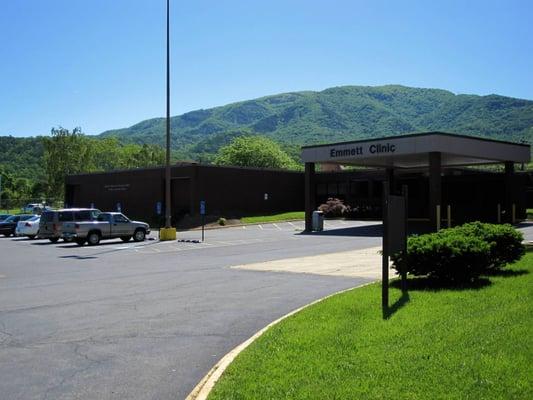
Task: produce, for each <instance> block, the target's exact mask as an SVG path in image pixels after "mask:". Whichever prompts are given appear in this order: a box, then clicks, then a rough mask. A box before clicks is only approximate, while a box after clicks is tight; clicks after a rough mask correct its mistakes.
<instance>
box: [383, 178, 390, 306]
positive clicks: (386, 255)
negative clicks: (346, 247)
mask: <svg viewBox="0 0 533 400" xmlns="http://www.w3.org/2000/svg"><path fill="white" fill-rule="evenodd" d="M382 205H383V206H382V207H383V211H382V214H383V215H382V219H383V251H382V259H381V275H382V277H381V279H382V281H381V309H382V311H383V315H384V316H385V315H386V314H387V312H388V309H389V239H388V235H389V213H388V208H389V207H388V206H389V182H388V181H384V182H383V201H382Z"/></svg>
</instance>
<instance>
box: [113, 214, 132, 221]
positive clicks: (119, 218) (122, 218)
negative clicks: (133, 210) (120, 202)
mask: <svg viewBox="0 0 533 400" xmlns="http://www.w3.org/2000/svg"><path fill="white" fill-rule="evenodd" d="M114 219H115V222H120V223H125V222H129V220H128V219H127V218H126V217H125V216H124V214H115V217H114Z"/></svg>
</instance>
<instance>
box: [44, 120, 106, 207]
mask: <svg viewBox="0 0 533 400" xmlns="http://www.w3.org/2000/svg"><path fill="white" fill-rule="evenodd" d="M43 145H44V169H45V173H46V181H47V192H48V195H49V196H50V197H56V198H57V197H60V198H62V197H63V193H64V182H65V176H66V175H69V174H77V173H80V172H91V171H94V170H95V169H96V168H95V165H94V164H93V160H94V153H93V152H94V150H95V149H94V146H91V143H90V140H89V139H88V138H87V137H85V135H84V134H83V133H82V131H81V128H74V129H73V130H72V132H70V131H69V130H68V129H65V128H62V127H59V128H57V129H56V128H52V131H51V136H50V137H45V138H43Z"/></svg>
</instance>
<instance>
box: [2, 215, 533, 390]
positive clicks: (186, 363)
mask: <svg viewBox="0 0 533 400" xmlns="http://www.w3.org/2000/svg"><path fill="white" fill-rule="evenodd" d="M302 228H303V222H290V223H277V224H263V225H253V226H245V227H231V228H224V229H216V230H208V231H206V241H205V242H204V243H195V242H193V241H196V240H198V239H200V237H201V233H200V231H188V232H183V233H179V234H178V238H179V239H180V240H182V241H176V242H159V241H158V240H157V239H156V238H157V233H152V235H151V236H150V238H149V239H150V240H147V241H145V242H142V243H134V242H128V243H123V242H122V241H120V240H110V241H106V242H102V243H101V244H100V245H99V246H83V247H78V246H77V245H76V244H72V243H64V242H58V243H56V244H51V243H50V242H48V241H45V240H27V239H25V238H0V252H1V253H0V254H1V255H2V262H1V264H0V265H1V266H0V393H1V396H0V397H1V398H2V399H95V398H98V399H113V398H127V399H182V398H184V397H185V396H186V395H187V394H188V393H189V392H190V390H192V388H193V387H194V386H195V385H196V383H197V382H198V381H199V380H200V379H201V378H202V376H203V375H204V374H205V373H206V372H207V371H208V370H209V369H210V368H211V367H212V366H213V364H214V363H215V362H216V361H217V360H218V359H220V358H221V357H222V356H223V355H224V354H225V353H227V352H228V351H229V350H231V349H232V348H233V347H235V346H236V345H238V344H239V343H241V342H243V341H244V340H246V339H247V338H248V337H250V336H251V335H252V334H254V333H255V332H256V331H257V330H259V329H260V328H262V327H263V326H265V325H267V324H268V323H269V322H271V321H273V320H275V319H277V318H278V317H280V316H282V315H284V314H286V313H287V312H289V311H291V310H293V309H295V308H297V307H300V306H302V305H304V304H307V303H309V302H310V301H312V300H315V299H317V298H320V297H322V296H324V295H327V294H330V293H333V292H336V291H338V290H342V289H346V288H349V287H353V286H356V285H360V284H363V283H365V282H368V281H369V279H368V278H365V277H357V274H355V275H356V277H355V278H354V277H342V276H340V277H339V276H323V275H314V274H294V273H282V272H264V271H250V270H245V269H233V268H230V267H231V266H236V265H243V264H248V263H257V262H264V261H271V260H281V259H286V258H293V257H301V256H310V255H319V254H328V253H336V252H340V251H347V250H354V249H365V248H370V247H375V246H379V245H380V243H381V226H380V225H379V224H378V223H374V222H358V221H352V222H346V221H326V231H324V232H322V233H314V234H303V233H302V231H301V230H302ZM521 229H522V231H523V232H524V233H525V235H526V239H527V240H533V226H532V225H531V224H523V225H522V226H521ZM354 270H357V265H354ZM377 306H378V305H377Z"/></svg>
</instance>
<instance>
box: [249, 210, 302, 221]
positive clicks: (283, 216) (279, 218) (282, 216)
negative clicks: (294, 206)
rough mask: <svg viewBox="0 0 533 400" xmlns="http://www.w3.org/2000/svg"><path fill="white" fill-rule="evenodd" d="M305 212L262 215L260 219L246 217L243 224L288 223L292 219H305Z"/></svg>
mask: <svg viewBox="0 0 533 400" xmlns="http://www.w3.org/2000/svg"><path fill="white" fill-rule="evenodd" d="M304 218H305V212H304V211H291V212H286V213H281V214H272V215H262V216H258V217H244V218H241V222H242V223H243V224H260V223H262V222H264V223H267V222H278V221H287V220H291V219H304Z"/></svg>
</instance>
